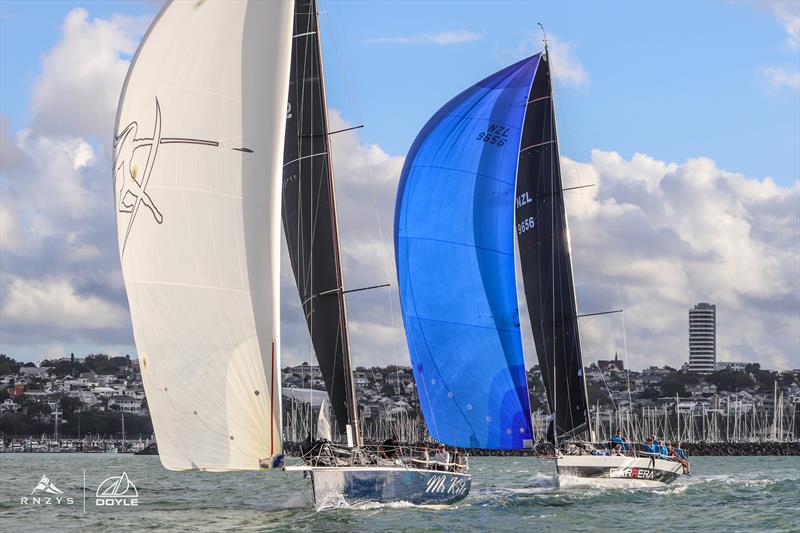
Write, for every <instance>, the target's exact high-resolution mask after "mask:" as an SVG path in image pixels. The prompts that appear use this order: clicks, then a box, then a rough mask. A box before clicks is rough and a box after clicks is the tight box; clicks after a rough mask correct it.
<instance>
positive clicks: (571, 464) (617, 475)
mask: <svg viewBox="0 0 800 533" xmlns="http://www.w3.org/2000/svg"><path fill="white" fill-rule="evenodd" d="M556 472H557V473H558V482H559V485H562V486H565V485H571V484H582V483H583V484H585V483H586V482H587V480H591V482H592V483H595V482H599V483H602V484H605V485H612V486H614V485H616V486H637V487H659V486H663V485H665V484H667V483H671V482H672V481H674V480H675V479H677V478H678V476H680V475H681V474H682V473H683V467H682V466H681V464H680V463H678V462H676V461H666V460H663V459H657V458H654V457H627V456H614V455H612V456H604V455H562V456H559V457H557V458H556Z"/></svg>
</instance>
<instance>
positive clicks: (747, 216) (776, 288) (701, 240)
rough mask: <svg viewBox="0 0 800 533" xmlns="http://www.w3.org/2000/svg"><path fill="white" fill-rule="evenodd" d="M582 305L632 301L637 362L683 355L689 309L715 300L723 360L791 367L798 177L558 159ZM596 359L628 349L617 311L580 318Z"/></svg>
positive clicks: (644, 159) (675, 360) (798, 346)
mask: <svg viewBox="0 0 800 533" xmlns="http://www.w3.org/2000/svg"><path fill="white" fill-rule="evenodd" d="M562 160H563V168H564V174H565V181H566V182H567V184H568V185H576V184H579V183H583V184H587V183H595V184H597V186H596V187H593V188H590V189H583V190H581V192H578V191H575V192H568V193H567V195H568V196H567V201H568V204H567V206H568V210H569V215H570V230H571V241H572V246H573V254H574V262H575V265H574V266H575V271H576V283H577V289H578V298H579V304H580V307H581V311H582V312H593V311H603V310H608V309H612V308H615V307H617V306H619V305H622V306H623V307H624V309H625V317H624V318H625V325H626V326H627V341H628V349H629V354H630V358H631V363H632V364H633V366H634V367H642V366H646V365H648V364H664V363H669V364H671V365H673V366H679V365H680V364H682V363H683V362H685V361H686V360H687V354H688V340H687V322H688V315H687V310H688V308H689V307H691V306H692V305H694V304H695V303H697V302H699V301H711V302H713V303H716V304H717V305H718V311H717V312H718V350H719V352H718V360H729V361H730V360H734V361H739V360H744V361H750V360H755V361H760V362H761V363H762V365H765V366H769V367H773V368H786V367H795V366H797V364H798V361H797V354H798V353H800V300H798V297H799V296H798V295H800V213H798V211H799V210H800V182H795V184H794V185H793V186H791V187H782V186H780V185H778V184H776V183H775V182H774V181H773V180H772V179H770V178H765V179H753V178H748V177H746V176H743V175H741V174H737V173H733V172H728V171H725V170H723V169H720V168H719V167H717V165H716V164H715V163H714V161H712V160H710V159H707V158H694V159H690V160H688V161H686V162H683V163H666V162H663V161H658V160H656V159H654V158H652V157H649V156H647V155H644V154H636V155H634V156H633V157H632V158H631V159H630V160H626V159H624V158H622V157H621V156H620V155H619V154H617V153H615V152H607V151H602V150H594V151H593V152H592V158H591V161H590V162H588V163H578V162H575V161H571V160H569V159H568V158H562ZM581 326H582V331H583V334H584V340H585V346H586V348H587V351H588V354H589V357H590V358H591V357H593V358H606V357H608V356H610V355H613V352H614V351H620V352H622V349H623V343H622V337H621V326H622V324H621V323H619V318H618V317H614V316H608V317H600V318H586V319H583V321H582V323H581Z"/></svg>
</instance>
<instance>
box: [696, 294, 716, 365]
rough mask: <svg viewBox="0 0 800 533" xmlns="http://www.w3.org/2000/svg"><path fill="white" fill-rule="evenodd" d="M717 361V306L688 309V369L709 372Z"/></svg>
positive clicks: (707, 304) (704, 304)
mask: <svg viewBox="0 0 800 533" xmlns="http://www.w3.org/2000/svg"><path fill="white" fill-rule="evenodd" d="M716 363H717V306H716V305H713V304H709V303H699V304H697V305H695V306H694V308H692V309H689V371H690V372H698V373H701V374H710V373H711V372H713V371H714V370H715V365H716Z"/></svg>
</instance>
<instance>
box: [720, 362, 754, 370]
mask: <svg viewBox="0 0 800 533" xmlns="http://www.w3.org/2000/svg"><path fill="white" fill-rule="evenodd" d="M747 365H748V363H745V362H742V361H720V362H718V363H717V364H716V365H715V368H716V369H717V370H718V371H719V370H733V371H734V372H744V368H745V367H746V366H747Z"/></svg>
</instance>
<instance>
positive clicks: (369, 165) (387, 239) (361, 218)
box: [281, 109, 409, 366]
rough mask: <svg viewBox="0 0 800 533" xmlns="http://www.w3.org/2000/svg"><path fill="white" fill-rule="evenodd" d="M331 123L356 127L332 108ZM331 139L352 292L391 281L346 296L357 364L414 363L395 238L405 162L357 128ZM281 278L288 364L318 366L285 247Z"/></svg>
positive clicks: (348, 283)
mask: <svg viewBox="0 0 800 533" xmlns="http://www.w3.org/2000/svg"><path fill="white" fill-rule="evenodd" d="M329 122H330V128H331V130H339V129H344V128H347V127H349V126H351V124H349V123H347V122H346V121H345V120H344V119H343V118H342V116H341V114H340V113H339V112H338V111H337V110H335V109H332V110H330V113H329ZM331 139H332V150H331V151H332V153H333V165H334V171H333V173H334V179H335V183H336V205H337V216H338V223H339V237H340V244H341V254H342V264H343V269H344V282H345V288H346V289H354V288H360V287H368V286H374V285H381V284H384V283H386V282H387V281H388V282H390V283H391V285H392V287H391V288H388V289H387V288H381V289H374V290H369V291H363V292H357V293H352V294H349V295H347V296H346V298H347V313H348V315H347V317H348V324H349V333H350V346H351V352H352V358H353V361H354V364H356V365H369V366H372V365H375V364H409V363H408V352H407V349H406V347H405V333H404V332H403V326H402V318H401V316H400V314H399V304H398V301H397V294H396V293H397V287H396V282H395V280H396V275H395V270H394V253H393V241H392V227H393V224H394V216H393V215H394V201H395V194H396V191H397V183H398V180H399V178H400V171H401V170H402V166H403V157H399V156H391V155H389V154H387V153H386V152H385V151H384V150H383V149H382V148H381V147H380V146H378V145H375V144H365V143H362V142H360V140H359V138H358V135H357V133H356V132H355V131H350V132H345V133H339V134H336V135H334V136H332V138H331ZM281 278H282V284H281V291H282V301H281V318H282V324H281V328H282V330H281V334H282V346H283V350H284V353H283V358H284V361H285V362H287V363H288V364H293V363H300V362H302V361H312V360H313V357H314V356H313V352H312V349H311V343H310V341H309V340H308V332H307V329H306V326H305V318H304V317H303V313H302V309H301V308H300V303H299V299H298V296H297V289H296V287H295V284H294V278H293V275H292V271H291V266H290V264H289V261H288V257H287V254H286V253H285V247H284V254H283V263H282V272H281Z"/></svg>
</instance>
